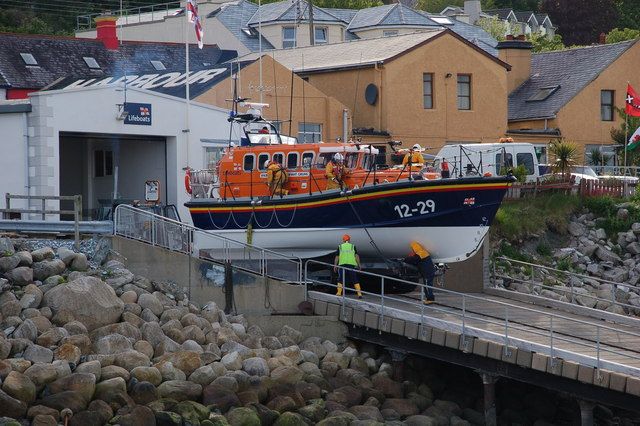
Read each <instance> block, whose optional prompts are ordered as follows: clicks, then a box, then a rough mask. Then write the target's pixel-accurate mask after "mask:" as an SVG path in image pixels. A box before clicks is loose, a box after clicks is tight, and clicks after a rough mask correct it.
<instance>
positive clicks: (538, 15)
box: [535, 13, 551, 25]
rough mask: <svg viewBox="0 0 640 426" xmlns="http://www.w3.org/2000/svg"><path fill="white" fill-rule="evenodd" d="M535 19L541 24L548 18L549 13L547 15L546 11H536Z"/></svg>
mask: <svg viewBox="0 0 640 426" xmlns="http://www.w3.org/2000/svg"><path fill="white" fill-rule="evenodd" d="M535 16H536V21H538V24H540V25H542V23H543V22H544V21H545V19H547V18H549V15H547V14H546V13H536V14H535ZM549 21H551V19H549Z"/></svg>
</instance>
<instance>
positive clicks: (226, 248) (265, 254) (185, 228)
mask: <svg viewBox="0 0 640 426" xmlns="http://www.w3.org/2000/svg"><path fill="white" fill-rule="evenodd" d="M125 211H126V212H131V213H133V214H134V215H137V216H138V217H143V218H146V219H147V220H149V221H150V238H143V237H139V236H136V235H134V234H133V233H127V232H123V230H124V229H126V226H127V225H128V224H125V223H123V219H124V217H123V215H124V212H125ZM143 222H144V221H143ZM167 227H169V231H168V230H167ZM171 227H174V228H173V229H176V230H178V231H179V232H180V234H181V239H182V238H184V237H185V236H186V241H184V240H182V241H181V243H182V245H181V246H180V247H176V246H171V245H168V244H166V243H165V242H166V241H167V240H168V234H169V232H170V230H171ZM160 228H162V229H160ZM159 231H161V234H158V232H159ZM113 232H114V235H119V236H123V237H126V238H131V239H135V240H138V241H144V242H147V243H150V244H151V245H154V246H160V247H163V248H167V249H169V250H173V251H177V252H180V253H184V254H188V255H190V256H192V257H200V256H199V253H198V252H197V249H196V247H195V246H196V245H197V239H196V238H195V237H196V236H201V237H204V238H206V239H211V240H215V241H217V242H218V243H220V245H219V247H218V248H220V249H221V251H222V254H223V255H222V258H220V259H215V260H219V261H223V262H231V260H234V259H233V258H232V256H231V250H232V249H234V248H239V249H242V250H244V251H245V253H248V254H249V255H250V254H251V253H252V252H253V253H257V254H258V255H259V257H258V258H257V259H251V258H249V259H248V260H256V261H259V268H258V271H253V270H251V269H248V268H246V267H245V268H243V269H247V270H249V271H251V272H257V273H258V274H260V275H261V276H264V277H266V276H273V275H271V274H270V273H269V268H268V264H269V262H268V261H269V256H271V257H272V258H276V259H278V260H284V261H287V262H290V263H293V264H295V265H296V279H295V282H298V283H301V282H302V278H303V275H302V259H300V258H299V257H295V256H288V255H286V254H283V253H279V252H277V251H273V250H269V249H265V248H262V247H257V246H254V245H252V244H247V243H243V242H240V241H236V240H232V239H230V238H226V237H224V236H221V235H215V234H213V233H212V232H208V231H205V230H203V229H200V228H196V227H195V226H193V225H189V224H187V223H183V222H179V221H176V220H173V219H170V218H166V217H164V216H160V215H157V214H154V213H151V212H148V211H145V210H141V209H138V208H136V207H133V206H130V205H126V204H120V205H118V206H117V207H116V210H115V214H114V227H113ZM163 243H165V244H163ZM202 248H203V249H206V247H202ZM275 278H277V277H275Z"/></svg>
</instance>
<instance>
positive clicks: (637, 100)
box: [624, 84, 640, 117]
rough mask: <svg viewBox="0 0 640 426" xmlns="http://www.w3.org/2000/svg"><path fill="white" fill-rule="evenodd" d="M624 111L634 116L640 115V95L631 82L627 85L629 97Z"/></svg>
mask: <svg viewBox="0 0 640 426" xmlns="http://www.w3.org/2000/svg"><path fill="white" fill-rule="evenodd" d="M624 112H626V113H627V115H631V116H633V117H640V96H638V94H637V93H636V91H635V90H633V87H631V85H630V84H628V85H627V99H626V100H625V108H624Z"/></svg>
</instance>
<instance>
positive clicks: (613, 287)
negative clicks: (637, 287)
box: [492, 256, 640, 315]
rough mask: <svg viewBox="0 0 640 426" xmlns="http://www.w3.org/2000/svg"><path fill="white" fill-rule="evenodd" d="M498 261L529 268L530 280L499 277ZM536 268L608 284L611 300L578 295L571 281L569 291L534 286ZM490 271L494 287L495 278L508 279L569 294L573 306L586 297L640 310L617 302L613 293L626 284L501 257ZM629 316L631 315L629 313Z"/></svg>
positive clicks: (541, 285) (497, 258)
mask: <svg viewBox="0 0 640 426" xmlns="http://www.w3.org/2000/svg"><path fill="white" fill-rule="evenodd" d="M500 260H502V261H506V262H510V263H515V264H519V265H523V266H529V267H531V277H530V280H529V281H527V280H525V279H522V278H517V277H512V276H509V275H499V274H498V273H497V272H496V269H497V268H496V263H497V262H498V261H500ZM536 268H537V269H544V270H547V271H552V272H556V273H561V274H564V275H569V276H574V277H576V278H586V279H589V280H593V281H597V282H599V283H601V284H609V285H611V299H605V298H602V297H598V296H593V295H590V294H578V293H576V292H575V290H574V287H575V286H574V285H573V283H572V282H571V280H569V288H570V289H569V290H565V289H559V288H557V287H556V286H549V285H545V284H544V283H542V284H535V269H536ZM492 271H493V282H494V285H495V278H496V277H502V278H509V279H511V280H513V281H517V282H521V283H523V284H531V285H532V286H533V288H536V287H540V288H545V289H551V290H553V291H562V292H564V293H569V294H571V303H570V304H575V298H576V297H578V296H579V297H586V298H589V299H594V300H597V301H603V302H609V303H611V304H614V305H618V306H622V307H625V308H629V309H638V310H640V306H634V305H630V304H628V303H623V302H618V301H617V300H616V295H615V292H616V290H617V289H618V286H626V285H627V284H624V283H618V282H615V281H610V280H605V279H604V278H599V277H594V276H591V275H584V274H580V273H577V272H571V271H563V270H562V269H556V268H552V267H550V266H545V265H538V264H535V263H530V262H525V261H522V260H516V259H511V258H508V257H503V256H501V257H496V258H495V259H494V260H493V267H492ZM537 296H538V297H543V298H545V299H549V300H554V301H556V302H558V303H568V302H562V301H559V300H555V299H551V298H547V297H545V296H541V295H537ZM580 306H582V305H580ZM583 307H584V308H585V309H595V308H589V307H588V306H583ZM595 310H597V309H595ZM629 315H631V313H630V314H629Z"/></svg>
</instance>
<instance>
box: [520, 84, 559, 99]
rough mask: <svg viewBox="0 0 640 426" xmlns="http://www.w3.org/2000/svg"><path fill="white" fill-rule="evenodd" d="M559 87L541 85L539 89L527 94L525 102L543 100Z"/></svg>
mask: <svg viewBox="0 0 640 426" xmlns="http://www.w3.org/2000/svg"><path fill="white" fill-rule="evenodd" d="M559 88H560V86H549V87H541V88H540V89H538V91H537V92H536V93H534V94H533V95H531V96H529V99H527V102H538V101H544V100H545V99H547V98H548V97H549V96H551V95H553V93H554V92H555V91H556V90H558V89H559Z"/></svg>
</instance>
